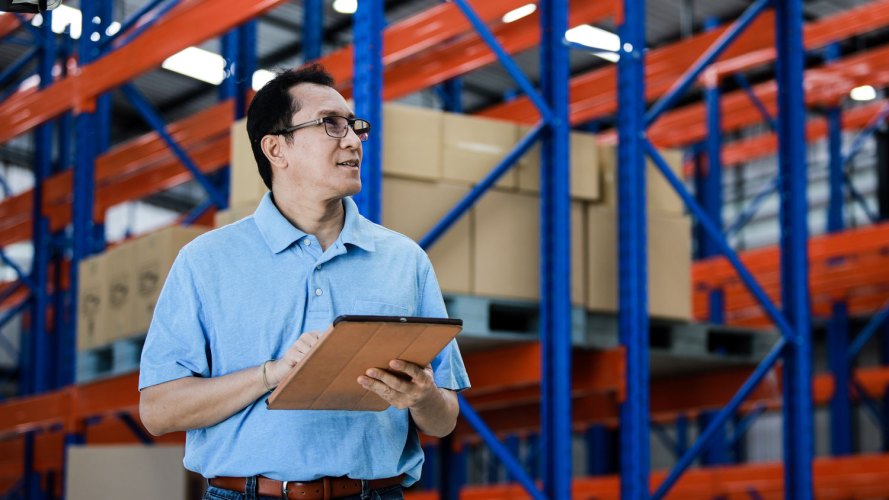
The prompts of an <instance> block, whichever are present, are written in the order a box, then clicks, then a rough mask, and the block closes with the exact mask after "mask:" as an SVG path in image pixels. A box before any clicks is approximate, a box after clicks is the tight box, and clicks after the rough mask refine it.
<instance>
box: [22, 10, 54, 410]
mask: <svg viewBox="0 0 889 500" xmlns="http://www.w3.org/2000/svg"><path fill="white" fill-rule="evenodd" d="M43 15H44V16H45V17H44V21H43V25H42V26H41V27H40V32H41V35H42V38H41V50H40V58H39V62H38V74H39V75H40V88H46V87H48V86H50V85H51V84H52V67H53V64H54V63H55V55H56V54H55V52H56V44H55V40H56V35H55V33H53V31H52V12H50V11H48V12H44V13H43ZM52 129H53V124H52V122H47V123H43V124H42V125H40V126H39V127H37V130H36V131H35V133H34V189H33V193H34V202H33V206H34V212H33V214H32V221H33V223H32V230H33V234H32V238H31V242H32V246H33V248H34V253H33V259H32V262H31V275H30V278H31V282H32V283H33V284H34V289H33V290H32V293H31V308H30V312H31V326H30V329H29V330H30V331H29V334H28V341H29V342H28V343H29V345H30V349H29V355H30V366H29V367H27V370H26V371H27V372H28V378H30V383H29V384H28V385H29V386H30V387H29V389H30V392H32V393H41V392H45V391H48V390H49V389H51V388H52V387H53V385H54V384H53V382H54V380H53V376H52V371H53V359H54V357H55V356H54V355H53V350H54V348H55V343H54V342H52V341H51V336H50V334H49V329H48V328H47V322H46V313H47V310H48V309H49V299H50V297H49V290H48V283H49V261H50V259H51V258H52V253H51V251H50V250H51V249H50V233H49V219H48V218H47V217H46V216H45V215H44V214H43V195H44V191H43V182H44V181H45V180H46V179H48V178H49V176H50V173H51V170H52V152H53V147H52V146H53V134H52Z"/></svg>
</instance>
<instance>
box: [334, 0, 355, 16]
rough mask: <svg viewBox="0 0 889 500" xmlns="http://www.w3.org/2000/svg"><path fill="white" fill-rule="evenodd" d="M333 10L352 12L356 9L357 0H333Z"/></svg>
mask: <svg viewBox="0 0 889 500" xmlns="http://www.w3.org/2000/svg"><path fill="white" fill-rule="evenodd" d="M333 10H335V11H337V12H339V13H340V14H354V13H355V11H356V10H358V0H333Z"/></svg>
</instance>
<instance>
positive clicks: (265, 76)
mask: <svg viewBox="0 0 889 500" xmlns="http://www.w3.org/2000/svg"><path fill="white" fill-rule="evenodd" d="M274 77H275V74H274V73H273V72H271V71H269V70H267V69H258V70H256V71H254V72H253V79H252V81H251V82H250V85H251V86H252V87H253V90H259V89H261V88H262V86H263V85H265V84H266V83H269V81H270V80H271V79H272V78H274Z"/></svg>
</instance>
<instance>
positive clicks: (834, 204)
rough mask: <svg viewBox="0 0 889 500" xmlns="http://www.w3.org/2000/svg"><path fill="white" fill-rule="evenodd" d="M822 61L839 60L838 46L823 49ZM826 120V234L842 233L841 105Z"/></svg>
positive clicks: (831, 111)
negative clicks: (828, 195)
mask: <svg viewBox="0 0 889 500" xmlns="http://www.w3.org/2000/svg"><path fill="white" fill-rule="evenodd" d="M824 51H825V52H824V59H825V61H826V62H828V63H831V62H833V61H836V60H837V59H839V57H840V54H839V46H838V45H837V44H831V45H829V46H827V47H825V49H824ZM825 115H826V118H827V150H828V160H827V161H828V181H829V184H828V185H829V187H830V191H829V192H830V198H829V201H828V204H827V232H829V233H835V232H837V231H842V230H843V226H844V225H845V222H844V221H843V201H844V200H843V184H844V179H843V177H844V176H843V168H844V167H845V162H844V161H843V108H842V107H841V103H839V102H838V103H836V105H834V106H831V107H830V108H828V109H827V112H826V113H825Z"/></svg>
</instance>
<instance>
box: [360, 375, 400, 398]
mask: <svg viewBox="0 0 889 500" xmlns="http://www.w3.org/2000/svg"><path fill="white" fill-rule="evenodd" d="M358 383H359V384H361V386H362V387H364V388H365V389H367V390H369V391H372V392H375V393H377V394H378V395H380V397H382V398H383V399H385V400H386V401H390V402H391V400H392V396H393V395H395V394H397V392H396V391H395V390H394V389H392V388H391V387H389V386H388V385H386V384H384V383H383V382H381V381H379V380H377V379H374V378H371V377H367V376H363V375H362V376H361V377H358Z"/></svg>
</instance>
